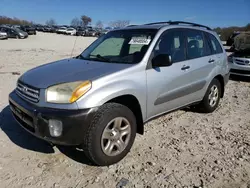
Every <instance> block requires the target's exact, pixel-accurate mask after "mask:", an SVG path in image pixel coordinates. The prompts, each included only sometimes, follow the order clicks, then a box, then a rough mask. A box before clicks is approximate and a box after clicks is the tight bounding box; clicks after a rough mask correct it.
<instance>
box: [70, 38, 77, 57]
mask: <svg viewBox="0 0 250 188" xmlns="http://www.w3.org/2000/svg"><path fill="white" fill-rule="evenodd" d="M76 40H77V35H76V39H75V42H74V46H73V48H72V52H71V55H70V58H72V56H73V51H74V49H75V46H76Z"/></svg>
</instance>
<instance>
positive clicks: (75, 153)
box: [57, 146, 96, 166]
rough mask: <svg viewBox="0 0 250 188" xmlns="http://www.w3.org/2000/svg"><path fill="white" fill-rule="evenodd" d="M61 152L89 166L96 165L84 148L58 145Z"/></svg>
mask: <svg viewBox="0 0 250 188" xmlns="http://www.w3.org/2000/svg"><path fill="white" fill-rule="evenodd" d="M57 148H58V149H59V151H60V152H62V153H63V154H64V155H66V156H67V157H69V158H70V159H72V160H74V161H76V162H78V163H81V164H86V165H89V166H96V165H95V164H93V163H92V162H91V161H90V160H89V159H88V158H87V157H86V155H85V154H84V152H83V151H82V149H80V148H76V147H70V146H57Z"/></svg>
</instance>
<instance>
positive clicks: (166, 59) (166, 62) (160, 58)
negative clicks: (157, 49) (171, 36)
mask: <svg viewBox="0 0 250 188" xmlns="http://www.w3.org/2000/svg"><path fill="white" fill-rule="evenodd" d="M172 64H173V63H172V61H171V56H170V55H168V54H159V55H157V56H156V57H154V58H153V59H152V67H168V66H171V65H172Z"/></svg>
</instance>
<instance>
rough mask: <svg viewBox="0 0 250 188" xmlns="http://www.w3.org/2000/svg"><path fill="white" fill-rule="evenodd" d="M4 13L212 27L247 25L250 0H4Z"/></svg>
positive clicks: (41, 19)
mask: <svg viewBox="0 0 250 188" xmlns="http://www.w3.org/2000/svg"><path fill="white" fill-rule="evenodd" d="M0 15H4V16H8V17H17V18H20V19H25V20H29V21H34V22H36V23H41V24H44V23H45V22H46V20H48V19H50V18H54V19H55V20H56V22H57V24H60V25H63V24H70V22H71V20H72V19H73V18H75V17H79V18H80V16H81V15H87V16H89V17H91V18H92V25H95V24H96V22H97V21H98V20H101V21H102V22H103V23H104V25H106V26H107V24H108V23H109V22H111V21H115V20H130V23H131V24H144V23H150V22H158V21H169V20H172V21H189V22H195V23H199V24H204V25H208V26H210V27H217V26H220V27H227V26H245V25H246V24H247V23H250V0H0Z"/></svg>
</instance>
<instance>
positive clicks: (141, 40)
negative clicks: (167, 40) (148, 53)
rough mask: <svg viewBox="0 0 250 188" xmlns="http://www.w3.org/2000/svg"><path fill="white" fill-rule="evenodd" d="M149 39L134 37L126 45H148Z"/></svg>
mask: <svg viewBox="0 0 250 188" xmlns="http://www.w3.org/2000/svg"><path fill="white" fill-rule="evenodd" d="M150 41H151V39H147V38H143V37H134V38H132V39H131V40H130V42H129V43H128V44H142V45H149V43H150Z"/></svg>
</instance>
